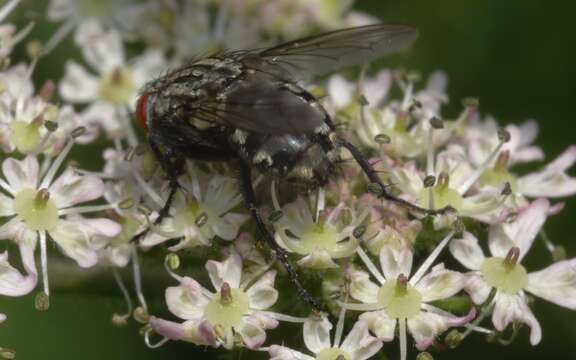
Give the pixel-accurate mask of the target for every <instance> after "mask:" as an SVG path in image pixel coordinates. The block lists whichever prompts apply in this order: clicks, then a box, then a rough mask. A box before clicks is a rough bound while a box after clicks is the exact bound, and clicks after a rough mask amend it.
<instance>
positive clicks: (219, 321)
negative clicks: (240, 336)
mask: <svg viewBox="0 0 576 360" xmlns="http://www.w3.org/2000/svg"><path fill="white" fill-rule="evenodd" d="M223 288H224V286H223ZM228 291H229V293H226V292H224V291H221V292H220V293H219V294H217V295H215V296H214V298H212V300H210V302H209V303H208V305H207V306H206V309H205V310H204V316H205V317H206V320H208V322H209V323H210V325H212V326H213V327H216V326H221V327H223V328H224V329H228V328H233V327H235V326H238V325H239V324H240V321H242V318H243V317H244V315H247V314H248V313H250V300H249V299H248V295H246V294H245V293H244V291H242V290H240V289H228Z"/></svg>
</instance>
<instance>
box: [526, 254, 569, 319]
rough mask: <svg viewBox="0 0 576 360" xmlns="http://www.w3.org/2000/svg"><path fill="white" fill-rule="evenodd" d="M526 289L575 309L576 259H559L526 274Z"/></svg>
mask: <svg viewBox="0 0 576 360" xmlns="http://www.w3.org/2000/svg"><path fill="white" fill-rule="evenodd" d="M526 290H527V291H529V292H531V293H533V294H534V295H536V296H539V297H541V298H543V299H546V300H548V301H550V302H552V303H554V304H557V305H560V306H564V307H567V308H569V309H570V310H576V259H571V260H565V261H560V262H557V263H555V264H552V265H550V266H549V267H547V268H546V269H543V270H540V271H538V272H535V273H531V274H528V286H527V287H526Z"/></svg>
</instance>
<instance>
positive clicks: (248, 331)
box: [235, 318, 266, 350]
mask: <svg viewBox="0 0 576 360" xmlns="http://www.w3.org/2000/svg"><path fill="white" fill-rule="evenodd" d="M235 330H236V331H237V332H238V333H239V334H240V336H241V337H242V341H243V342H244V344H246V347H247V348H248V349H252V350H255V349H258V348H259V347H261V346H262V345H263V344H264V342H265V341H266V332H265V331H264V329H262V327H261V326H259V324H258V323H257V322H254V321H251V319H250V318H248V319H245V320H244V321H243V322H242V323H241V324H240V326H238V327H237V328H235Z"/></svg>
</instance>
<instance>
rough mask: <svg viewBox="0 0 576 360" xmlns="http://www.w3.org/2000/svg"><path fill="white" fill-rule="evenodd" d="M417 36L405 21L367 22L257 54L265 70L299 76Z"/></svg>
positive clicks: (401, 45)
mask: <svg viewBox="0 0 576 360" xmlns="http://www.w3.org/2000/svg"><path fill="white" fill-rule="evenodd" d="M417 37H418V31H417V30H416V29H414V28H412V27H409V26H405V25H384V24H377V25H367V26H360V27H355V28H349V29H342V30H337V31H333V32H329V33H325V34H321V35H316V36H311V37H307V38H303V39H299V40H294V41H291V42H288V43H285V44H282V45H279V46H275V47H273V48H269V49H266V50H263V51H260V52H259V53H257V56H259V57H260V58H261V59H262V60H263V62H262V65H263V66H264V67H265V69H264V71H269V72H272V73H275V74H282V75H284V76H288V77H289V78H290V79H295V80H301V79H304V78H307V77H309V76H314V75H323V74H327V73H330V72H333V71H335V70H338V69H341V68H344V67H348V66H352V65H358V64H364V63H367V62H370V61H372V60H374V59H377V58H379V57H382V56H386V55H389V54H392V53H395V52H398V51H401V50H403V49H405V48H407V47H408V46H410V45H411V44H412V43H413V42H414V40H416V38H417Z"/></svg>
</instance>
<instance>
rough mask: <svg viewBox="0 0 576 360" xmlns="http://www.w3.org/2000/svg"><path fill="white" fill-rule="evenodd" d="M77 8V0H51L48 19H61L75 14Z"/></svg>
mask: <svg viewBox="0 0 576 360" xmlns="http://www.w3.org/2000/svg"><path fill="white" fill-rule="evenodd" d="M75 10H76V6H75V1H71V0H51V1H50V5H49V6H48V19H50V21H61V20H63V19H65V18H67V17H70V16H72V15H74V12H75Z"/></svg>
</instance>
